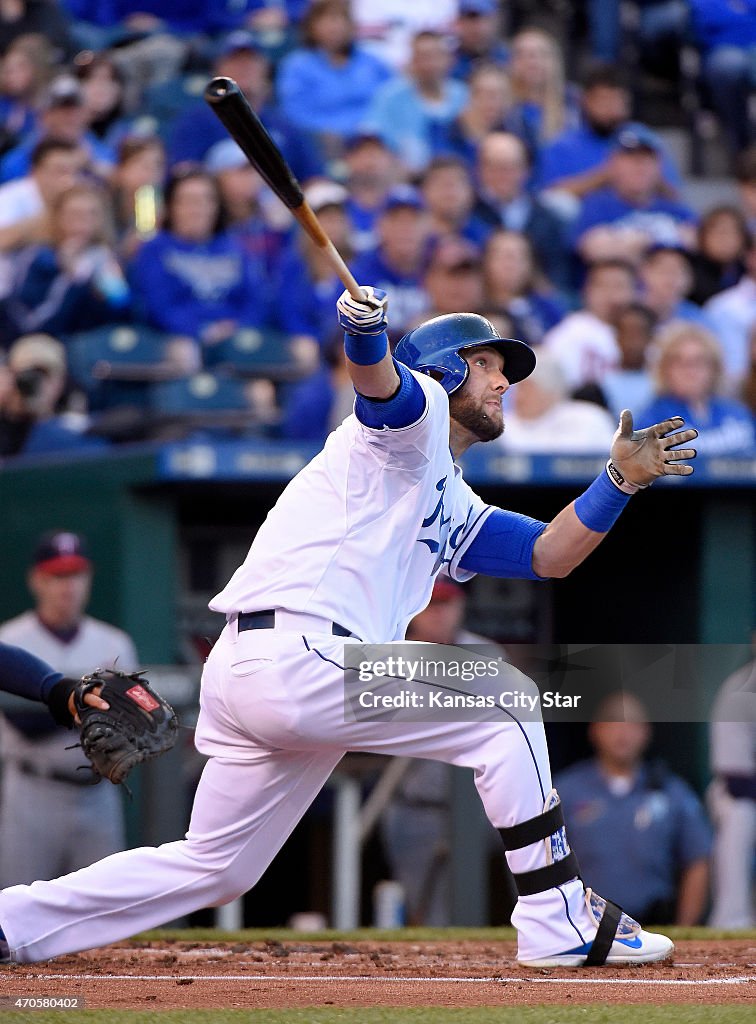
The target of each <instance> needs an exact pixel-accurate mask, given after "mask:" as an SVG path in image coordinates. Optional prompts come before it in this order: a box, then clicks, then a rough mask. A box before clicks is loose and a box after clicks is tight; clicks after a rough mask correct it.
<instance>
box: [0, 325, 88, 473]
mask: <svg viewBox="0 0 756 1024" xmlns="http://www.w3.org/2000/svg"><path fill="white" fill-rule="evenodd" d="M88 426H89V417H88V416H87V415H86V413H85V411H84V402H83V399H81V398H79V397H78V396H77V395H75V394H74V393H73V392H72V391H71V388H70V387H69V384H68V373H67V367H66V352H65V349H64V347H63V345H62V344H61V343H60V342H59V341H56V339H55V338H52V337H50V335H48V334H29V335H26V336H25V337H23V338H19V339H18V340H17V341H15V342H14V343H13V345H12V346H11V348H10V350H9V351H8V358H7V362H6V364H5V366H0V457H7V456H11V455H32V454H39V453H42V452H57V451H69V450H71V449H74V448H75V449H83V448H102V447H103V446H105V444H106V442H105V441H103V440H102V439H101V438H97V437H90V436H88V435H87V433H86V430H87V427H88Z"/></svg>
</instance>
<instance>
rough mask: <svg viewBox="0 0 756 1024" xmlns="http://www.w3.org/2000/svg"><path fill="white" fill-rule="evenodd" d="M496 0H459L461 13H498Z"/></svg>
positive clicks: (463, 14) (474, 14) (473, 14)
mask: <svg viewBox="0 0 756 1024" xmlns="http://www.w3.org/2000/svg"><path fill="white" fill-rule="evenodd" d="M496 7H497V4H496V0H459V13H460V15H462V16H463V17H464V16H465V15H468V16H469V15H472V16H473V17H475V16H476V15H484V14H496Z"/></svg>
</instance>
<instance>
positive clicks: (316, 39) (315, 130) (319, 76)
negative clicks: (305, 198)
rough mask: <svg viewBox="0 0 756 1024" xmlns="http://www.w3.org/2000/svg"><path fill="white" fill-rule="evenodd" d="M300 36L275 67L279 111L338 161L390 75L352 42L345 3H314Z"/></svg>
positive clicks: (321, 0) (352, 31) (351, 25)
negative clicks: (299, 43)
mask: <svg viewBox="0 0 756 1024" xmlns="http://www.w3.org/2000/svg"><path fill="white" fill-rule="evenodd" d="M302 37H303V42H304V46H302V47H301V48H299V49H296V50H292V52H291V53H289V54H288V55H287V56H286V57H284V59H283V60H282V61H281V64H280V66H279V69H278V80H277V92H278V97H279V100H280V103H281V110H282V111H283V113H284V115H285V116H286V118H287V119H288V120H289V122H290V123H291V124H292V125H294V127H295V128H297V129H298V130H299V131H300V132H305V133H307V134H308V136H311V137H314V139H316V140H317V142H318V144H319V146H320V148H321V151H322V153H323V154H324V155H325V156H326V157H327V158H334V157H338V156H340V155H341V150H342V147H343V143H344V140H345V139H346V138H348V137H349V136H350V135H353V134H354V133H355V132H356V131H357V129H358V127H359V125H360V123H361V122H362V121H363V119H364V117H365V114H366V111H367V109H368V106H369V104H370V102H371V100H372V98H373V96H374V94H375V92H376V90H378V89H379V87H380V86H381V85H382V84H383V83H384V82H386V81H387V79H389V78H390V77H391V71H390V70H389V68H387V67H386V66H385V65H384V64H382V63H381V61H379V60H378V58H377V57H374V56H373V55H372V54H370V53H368V52H367V51H365V50H363V49H362V47H360V45H359V44H358V43H356V42H355V28H354V23H353V21H352V17H351V14H350V12H349V5H348V4H347V3H345V2H344V0H314V2H313V4H312V6H311V7H310V9H309V10H308V12H307V14H306V15H305V17H304V18H303V20H302Z"/></svg>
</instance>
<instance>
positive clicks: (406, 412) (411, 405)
mask: <svg viewBox="0 0 756 1024" xmlns="http://www.w3.org/2000/svg"><path fill="white" fill-rule="evenodd" d="M394 366H395V368H396V372H397V373H398V374H399V381H400V383H399V388H398V390H397V391H395V392H394V394H393V395H392V396H391V398H384V399H380V398H365V396H364V395H360V394H358V395H357V400H356V402H355V404H354V412H355V415H356V416H357V419H358V420H359V421H360V423H364V425H365V426H366V427H373V428H374V429H377V430H381V429H383V428H384V427H389V428H390V429H392V430H398V429H399V428H401V427H409V426H411V425H412V424H413V423H417V421H418V420H419V419H420V417H421V416H422V415H423V413H424V412H425V406H426V398H425V392H424V391H423V389H422V387H421V386H420V384H419V382H418V381H417V380H416V379H415V378H414V377H413V376H412V374H411V373H410V371H409V370H408V369H407V367H406V366H404V364H403V363H398V362H397V361H396V359H395V360H394Z"/></svg>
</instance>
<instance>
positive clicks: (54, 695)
mask: <svg viewBox="0 0 756 1024" xmlns="http://www.w3.org/2000/svg"><path fill="white" fill-rule="evenodd" d="M78 685H79V680H78V679H66V678H63V679H59V680H58V682H57V683H56V684H55V685H54V686H53V687H51V689H50V692H49V693H48V695H47V706H48V708H49V709H50V714H51V715H52V716H53V718H54V719H55V721H56V722H57V723H58V725H62V726H63V727H64V728H65V729H72V728H73V725H74V720H73V716H72V715H71V712H70V711H69V710H68V698H69V697H70V696H71V694H72V693H73V692H74V690H75V689H76V687H77V686H78Z"/></svg>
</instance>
